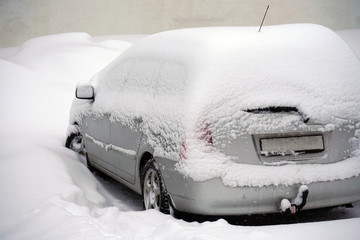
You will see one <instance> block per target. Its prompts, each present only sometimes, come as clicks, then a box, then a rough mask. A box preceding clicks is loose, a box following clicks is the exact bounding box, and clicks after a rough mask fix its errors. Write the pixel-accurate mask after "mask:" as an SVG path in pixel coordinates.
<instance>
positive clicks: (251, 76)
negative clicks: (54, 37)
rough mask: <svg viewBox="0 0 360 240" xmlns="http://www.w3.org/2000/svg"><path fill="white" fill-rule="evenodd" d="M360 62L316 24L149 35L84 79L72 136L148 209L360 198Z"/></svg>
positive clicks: (310, 204)
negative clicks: (134, 193)
mask: <svg viewBox="0 0 360 240" xmlns="http://www.w3.org/2000/svg"><path fill="white" fill-rule="evenodd" d="M359 92H360V61H359V59H358V58H357V57H356V56H355V54H354V53H353V52H352V51H351V49H350V48H349V47H348V46H347V45H346V43H345V42H344V41H343V40H341V38H340V37H339V36H338V35H336V34H335V33H334V32H333V31H331V30H330V29H328V28H326V27H323V26H319V25H315V24H289V25H277V26H266V27H263V28H262V30H261V32H258V30H257V28H256V27H207V28H206V27H205V28H190V29H178V30H171V31H166V32H161V33H158V34H154V35H151V36H149V37H147V38H145V39H143V40H140V41H139V42H137V43H135V44H134V45H133V46H131V47H130V48H128V49H127V50H126V51H125V52H123V53H122V54H121V55H120V56H119V57H118V58H117V59H116V60H114V61H113V62H112V63H111V64H109V65H108V66H107V67H106V68H105V69H103V70H102V71H100V72H99V73H98V74H96V75H95V76H94V77H93V78H92V79H91V80H90V81H88V82H80V83H79V84H78V85H77V88H76V98H75V99H74V102H73V104H72V107H71V111H70V122H69V130H68V138H67V141H66V146H67V147H69V148H71V149H73V150H75V151H77V152H80V153H83V154H84V155H85V156H86V159H87V165H88V166H89V168H95V169H98V170H100V171H102V172H104V173H106V174H107V175H109V176H111V177H112V178H114V179H116V180H117V181H119V182H120V183H122V184H124V185H126V186H127V187H129V188H130V189H132V190H134V191H135V192H137V193H139V194H141V195H142V198H143V204H144V208H145V209H157V210H159V211H161V212H164V213H169V212H170V211H171V209H172V210H174V211H178V212H187V213H193V214H205V215H243V214H263V213H274V212H283V213H286V214H291V213H293V214H295V213H297V212H298V211H300V210H301V209H314V208H322V207H330V206H338V205H344V204H349V203H352V202H355V201H358V200H360V144H359V138H360V94H359Z"/></svg>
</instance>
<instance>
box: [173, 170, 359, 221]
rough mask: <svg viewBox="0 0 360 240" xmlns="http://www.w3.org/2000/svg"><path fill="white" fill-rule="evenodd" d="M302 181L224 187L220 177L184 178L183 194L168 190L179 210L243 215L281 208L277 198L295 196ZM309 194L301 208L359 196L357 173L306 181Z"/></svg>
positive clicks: (352, 199) (318, 206)
mask: <svg viewBox="0 0 360 240" xmlns="http://www.w3.org/2000/svg"><path fill="white" fill-rule="evenodd" d="M300 186H301V185H300V184H299V185H293V186H290V187H284V186H267V187H236V188H230V187H225V186H224V185H223V184H222V182H221V181H220V179H212V180H209V181H205V182H194V181H188V179H187V181H186V188H187V190H186V193H185V192H184V193H185V194H176V193H174V194H171V198H172V200H173V202H174V205H175V208H176V209H178V210H179V211H184V212H191V213H196V214H207V215H242V214H256V213H273V212H280V202H281V200H282V199H284V198H286V199H289V200H290V201H291V200H292V199H294V198H295V197H296V195H297V193H298V189H299V187H300ZM307 186H308V187H309V197H308V200H307V204H306V205H305V207H304V209H313V208H322V207H330V206H337V205H341V204H347V203H351V202H354V201H357V200H359V199H360V177H353V178H349V179H345V180H336V181H329V182H315V183H310V184H308V185H307Z"/></svg>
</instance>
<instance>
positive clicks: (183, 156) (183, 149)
mask: <svg viewBox="0 0 360 240" xmlns="http://www.w3.org/2000/svg"><path fill="white" fill-rule="evenodd" d="M185 159H186V140H185V139H184V140H183V141H182V143H181V149H180V161H181V160H185Z"/></svg>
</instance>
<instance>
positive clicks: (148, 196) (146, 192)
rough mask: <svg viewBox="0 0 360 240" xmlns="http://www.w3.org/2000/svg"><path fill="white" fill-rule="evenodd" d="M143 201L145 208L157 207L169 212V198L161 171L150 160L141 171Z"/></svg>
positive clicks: (159, 209) (163, 211)
mask: <svg viewBox="0 0 360 240" xmlns="http://www.w3.org/2000/svg"><path fill="white" fill-rule="evenodd" d="M141 188H142V202H143V206H144V209H145V210H147V209H156V210H158V211H160V212H162V213H165V214H169V213H170V208H169V199H168V193H167V191H166V188H165V184H164V181H163V179H162V176H161V172H160V170H159V168H158V166H157V164H156V162H155V161H154V159H151V160H149V161H148V162H147V163H146V164H145V167H144V169H143V171H142V173H141Z"/></svg>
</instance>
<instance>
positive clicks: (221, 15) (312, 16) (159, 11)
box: [0, 0, 360, 47]
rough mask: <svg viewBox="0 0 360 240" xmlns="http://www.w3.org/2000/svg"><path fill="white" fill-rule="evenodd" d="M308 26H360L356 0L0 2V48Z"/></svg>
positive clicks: (79, 0) (0, 0) (357, 1)
mask: <svg viewBox="0 0 360 240" xmlns="http://www.w3.org/2000/svg"><path fill="white" fill-rule="evenodd" d="M268 4H270V9H269V12H268V16H267V18H266V20H265V25H273V24H284V23H296V22H311V23H318V24H322V25H325V26H327V27H329V28H331V29H333V30H341V29H352V28H360V0H271V1H264V0H222V1H220V0H167V1H166V0H0V33H1V35H0V47H5V46H14V45H18V44H20V43H22V42H24V41H26V40H28V39H30V38H33V37H36V36H41V35H47V34H53V33H63V32H74V31H81V32H88V33H90V34H91V35H93V36H97V35H113V34H149V33H155V32H159V31H163V30H167V29H174V28H183V27H194V26H223V25H259V24H260V22H261V20H262V17H263V14H264V12H265V8H266V6H267V5H268Z"/></svg>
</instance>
